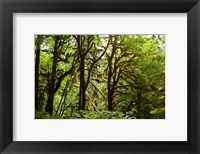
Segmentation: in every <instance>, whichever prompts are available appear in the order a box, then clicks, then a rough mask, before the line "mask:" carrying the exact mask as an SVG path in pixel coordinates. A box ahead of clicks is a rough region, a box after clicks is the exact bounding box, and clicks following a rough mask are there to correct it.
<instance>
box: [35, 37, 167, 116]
mask: <svg viewBox="0 0 200 154" xmlns="http://www.w3.org/2000/svg"><path fill="white" fill-rule="evenodd" d="M35 118H36V119H83V118H85V119H163V118H165V35H36V36H35Z"/></svg>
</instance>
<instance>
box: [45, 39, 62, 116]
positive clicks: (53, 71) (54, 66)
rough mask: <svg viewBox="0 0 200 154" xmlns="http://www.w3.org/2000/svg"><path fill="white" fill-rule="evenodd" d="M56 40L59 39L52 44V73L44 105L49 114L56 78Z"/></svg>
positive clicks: (51, 112) (51, 107)
mask: <svg viewBox="0 0 200 154" xmlns="http://www.w3.org/2000/svg"><path fill="white" fill-rule="evenodd" d="M58 41H59V39H58V38H56V39H55V46H54V56H53V66H52V74H51V80H50V86H49V97H48V100H47V104H46V107H45V111H46V112H48V113H49V114H50V115H53V100H54V94H55V91H54V87H55V80H56V65H57V59H58V57H57V54H58V48H59V45H58Z"/></svg>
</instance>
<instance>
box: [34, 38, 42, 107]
mask: <svg viewBox="0 0 200 154" xmlns="http://www.w3.org/2000/svg"><path fill="white" fill-rule="evenodd" d="M35 42H36V43H35V44H36V47H35V48H36V49H35V51H36V52H35V110H38V109H39V107H40V101H39V66H40V46H41V43H42V36H41V35H37V36H36V37H35Z"/></svg>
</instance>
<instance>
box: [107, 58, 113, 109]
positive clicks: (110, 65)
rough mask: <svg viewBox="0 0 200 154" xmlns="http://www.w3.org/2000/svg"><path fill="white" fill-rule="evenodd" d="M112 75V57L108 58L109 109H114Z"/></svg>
mask: <svg viewBox="0 0 200 154" xmlns="http://www.w3.org/2000/svg"><path fill="white" fill-rule="evenodd" d="M111 77H112V59H111V57H109V59H108V79H107V89H108V110H109V111H111V110H112V102H113V96H112V91H111Z"/></svg>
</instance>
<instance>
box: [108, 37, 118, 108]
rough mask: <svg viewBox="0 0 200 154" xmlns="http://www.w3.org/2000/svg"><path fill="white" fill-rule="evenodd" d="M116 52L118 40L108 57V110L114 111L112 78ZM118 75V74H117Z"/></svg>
mask: <svg viewBox="0 0 200 154" xmlns="http://www.w3.org/2000/svg"><path fill="white" fill-rule="evenodd" d="M115 52H116V38H115V40H114V43H113V49H112V53H111V55H110V56H109V57H108V75H107V76H108V79H107V90H108V110H109V111H112V108H113V98H114V88H113V84H114V82H113V84H112V82H111V81H112V77H113V68H112V61H113V57H114V55H115ZM115 73H116V72H115Z"/></svg>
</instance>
